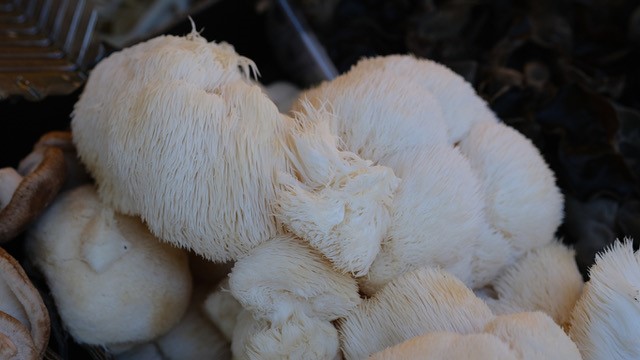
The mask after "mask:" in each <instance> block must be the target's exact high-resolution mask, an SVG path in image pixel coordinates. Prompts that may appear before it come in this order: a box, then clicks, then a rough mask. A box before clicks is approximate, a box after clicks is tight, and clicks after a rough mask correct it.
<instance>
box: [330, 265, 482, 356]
mask: <svg viewBox="0 0 640 360" xmlns="http://www.w3.org/2000/svg"><path fill="white" fill-rule="evenodd" d="M493 317H494V315H493V313H491V310H490V309H489V308H488V307H487V305H486V304H485V303H484V302H483V301H482V300H480V299H479V298H478V297H476V296H475V295H474V293H473V292H472V291H471V290H470V289H469V288H467V287H466V286H465V285H464V284H463V283H462V282H461V281H460V280H458V279H456V278H455V277H454V276H453V275H451V274H448V273H446V272H444V271H442V270H438V269H433V268H421V269H418V270H415V271H412V272H407V273H405V274H403V275H400V276H399V277H397V278H395V279H393V280H391V281H390V282H389V283H387V285H386V286H385V287H383V288H382V289H381V290H380V291H378V292H377V293H376V294H375V295H374V296H373V297H371V298H369V299H366V300H363V301H362V303H361V304H360V305H358V306H357V307H356V308H355V309H354V310H352V311H351V312H350V313H349V314H348V315H347V316H345V317H344V318H340V319H338V321H337V328H338V332H339V334H340V339H341V348H342V350H343V352H344V355H345V357H346V359H363V358H366V357H367V356H369V355H370V354H373V353H376V352H378V351H381V350H382V349H384V348H386V347H389V346H393V345H396V344H399V343H401V342H403V341H405V340H408V339H410V338H412V337H415V336H419V335H423V334H425V333H427V332H432V331H450V332H457V333H461V334H470V333H474V332H478V331H481V330H482V329H483V328H484V326H485V325H486V324H487V323H488V322H489V321H490V320H491V319H493Z"/></svg>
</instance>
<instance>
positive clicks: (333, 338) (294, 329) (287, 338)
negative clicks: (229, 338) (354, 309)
mask: <svg viewBox="0 0 640 360" xmlns="http://www.w3.org/2000/svg"><path fill="white" fill-rule="evenodd" d="M338 346H339V342H338V332H337V331H336V328H335V327H334V326H333V325H332V324H331V323H330V322H328V321H324V320H320V319H314V318H310V317H308V316H306V315H304V314H302V313H293V314H291V316H290V317H289V318H288V319H287V320H286V321H284V322H283V323H281V324H278V325H274V324H270V323H269V322H268V321H267V320H261V319H255V318H254V317H253V316H252V315H251V313H250V312H249V311H246V310H245V311H243V312H241V313H240V315H239V316H238V325H237V327H236V329H235V330H234V335H233V342H232V344H231V351H232V353H233V357H234V359H237V360H244V359H252V360H258V359H260V360H279V359H292V360H294V359H299V360H327V359H338V358H339V351H340V350H339V347H338Z"/></svg>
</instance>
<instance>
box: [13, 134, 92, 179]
mask: <svg viewBox="0 0 640 360" xmlns="http://www.w3.org/2000/svg"><path fill="white" fill-rule="evenodd" d="M50 147H56V148H59V149H60V150H62V153H63V154H64V160H65V165H66V169H67V176H66V180H65V184H64V186H63V187H62V190H61V191H64V190H68V189H71V188H74V187H77V186H79V185H82V184H84V183H87V182H89V181H91V177H90V176H89V174H88V173H87V170H86V169H85V168H84V165H82V163H81V162H80V159H79V158H78V153H77V151H76V146H75V145H74V144H73V136H72V135H71V131H50V132H48V133H45V134H44V135H42V136H41V137H40V139H39V140H38V142H36V144H35V145H33V151H31V153H30V154H29V155H27V156H26V157H25V158H24V159H22V160H21V161H20V164H18V172H19V173H20V174H22V175H23V176H24V175H26V174H28V173H30V172H31V171H32V170H33V169H35V168H36V167H37V166H38V164H40V163H41V162H42V159H43V158H44V153H45V151H46V150H47V149H48V148H50Z"/></svg>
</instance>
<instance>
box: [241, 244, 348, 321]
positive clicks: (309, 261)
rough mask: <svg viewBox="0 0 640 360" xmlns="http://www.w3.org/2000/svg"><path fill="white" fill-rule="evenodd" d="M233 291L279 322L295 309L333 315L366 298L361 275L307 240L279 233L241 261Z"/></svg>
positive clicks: (260, 315)
mask: <svg viewBox="0 0 640 360" xmlns="http://www.w3.org/2000/svg"><path fill="white" fill-rule="evenodd" d="M229 289H230V290H231V294H233V296H234V297H235V298H236V299H237V300H238V301H239V302H240V304H242V306H243V307H244V308H245V309H247V310H249V311H251V312H252V313H253V314H254V315H255V316H256V318H259V319H266V320H268V321H270V322H271V323H273V324H276V325H278V324H281V323H282V322H285V321H287V319H289V318H290V317H291V314H293V313H294V312H302V313H304V314H305V315H307V316H309V317H314V318H319V319H323V320H326V321H332V320H335V319H337V318H338V317H342V316H345V315H346V314H347V313H348V312H349V311H350V310H352V309H353V308H354V307H355V306H356V305H358V304H359V303H360V296H359V294H358V286H357V284H356V281H355V280H354V279H353V278H352V277H350V276H349V275H346V274H341V273H339V272H337V271H336V270H335V269H334V268H333V267H332V266H331V263H330V262H329V261H328V260H327V259H326V258H324V257H322V256H321V255H320V253H319V252H318V251H317V250H315V249H313V248H311V247H309V246H308V245H307V244H305V243H304V242H303V241H302V240H300V239H298V238H296V237H294V236H292V235H289V234H287V235H279V236H277V237H275V238H273V239H271V240H269V241H267V242H266V243H264V244H262V245H260V246H259V247H257V248H255V249H253V250H252V251H251V253H250V254H249V255H247V256H246V257H243V258H241V259H240V260H238V261H237V262H236V264H235V265H234V267H233V269H232V270H231V273H230V274H229Z"/></svg>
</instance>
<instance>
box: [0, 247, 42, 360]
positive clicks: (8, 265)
mask: <svg viewBox="0 0 640 360" xmlns="http://www.w3.org/2000/svg"><path fill="white" fill-rule="evenodd" d="M0 277H2V280H3V281H4V282H6V284H7V285H8V287H9V288H10V289H11V291H12V292H13V294H14V295H15V297H16V298H17V299H18V301H19V302H20V304H22V306H23V307H24V310H25V313H26V314H27V318H28V320H29V324H21V323H20V322H19V321H18V320H16V319H15V318H13V317H12V316H9V315H8V314H6V313H4V312H1V311H0V334H4V336H5V338H1V337H0V358H3V359H4V358H5V357H3V354H4V353H3V352H4V351H5V347H4V346H5V343H4V341H5V340H6V339H7V337H8V339H11V342H12V343H13V345H14V346H18V349H17V351H20V353H22V352H23V351H26V350H24V346H27V345H29V344H30V345H29V346H31V347H33V349H34V351H35V352H34V354H37V355H38V356H39V357H42V355H44V352H45V350H46V348H47V344H48V342H49V332H50V321H49V313H48V311H47V308H46V306H45V305H44V302H43V301H42V298H41V297H40V294H39V293H38V290H37V289H36V288H35V287H34V286H33V284H32V283H31V281H30V280H29V278H28V277H27V274H26V273H25V272H24V270H23V269H22V267H21V266H20V264H19V263H18V262H17V261H16V259H14V258H13V257H12V256H11V255H9V253H7V252H6V251H5V250H4V249H2V248H0ZM8 318H11V319H13V320H10V319H8ZM14 320H15V322H17V323H18V324H19V325H20V326H22V327H19V326H17V325H16V324H15V323H14ZM22 328H24V329H25V330H26V331H27V334H28V335H29V338H30V339H31V340H30V341H31V342H30V343H26V342H25V340H23V339H22V338H23V335H22V334H21V333H20V332H22ZM29 332H30V334H29ZM24 354H27V353H24ZM9 358H10V359H11V357H9ZM16 358H17V359H21V358H22V357H16ZM24 358H25V359H31V358H36V357H35V356H32V357H29V356H25V357H24Z"/></svg>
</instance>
